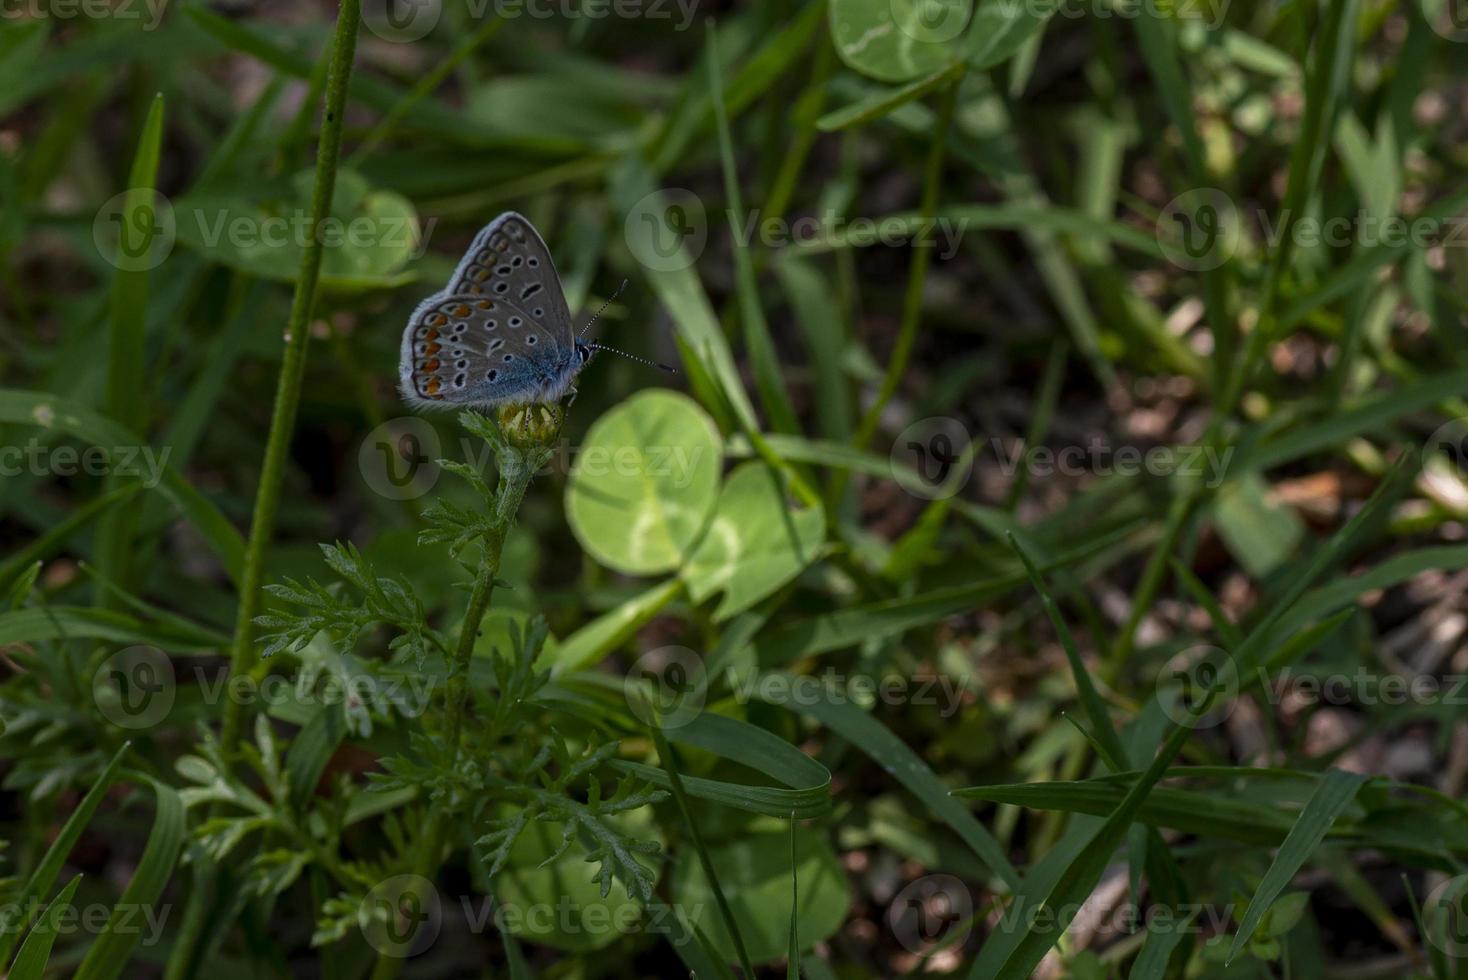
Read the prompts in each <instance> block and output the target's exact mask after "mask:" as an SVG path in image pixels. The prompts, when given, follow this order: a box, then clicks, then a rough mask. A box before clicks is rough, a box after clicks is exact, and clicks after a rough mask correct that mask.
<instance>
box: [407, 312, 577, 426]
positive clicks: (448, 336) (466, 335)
mask: <svg viewBox="0 0 1468 980" xmlns="http://www.w3.org/2000/svg"><path fill="white" fill-rule="evenodd" d="M579 366H580V365H579V362H577V359H576V357H575V349H574V347H571V348H562V347H560V346H559V345H557V344H556V343H555V342H554V339H553V337H552V336H551V334H550V333H549V331H548V330H547V328H546V327H545V326H544V325H543V324H541V323H540V322H538V321H536V320H534V319H532V318H531V317H530V315H529V313H528V312H526V311H525V310H524V309H523V308H522V307H520V306H517V305H516V304H514V303H509V302H507V301H505V300H500V299H491V298H489V297H487V296H478V295H458V296H444V295H438V296H432V297H430V298H429V299H427V300H425V301H424V302H423V304H422V305H420V306H419V307H418V309H417V310H415V311H414V313H413V316H412V318H411V319H410V320H409V322H408V329H407V330H406V331H405V332H404V333H403V349H402V362H401V373H402V390H403V395H404V396H405V397H406V398H407V399H408V400H409V401H411V402H417V403H420V404H430V405H432V404H454V405H497V404H501V403H504V402H530V401H537V400H541V399H542V398H544V397H547V396H551V395H556V394H558V393H559V391H560V390H562V389H563V388H564V385H565V383H566V382H567V381H568V380H569V379H568V376H567V372H568V371H570V372H571V373H573V374H574V370H575V368H577V367H579Z"/></svg>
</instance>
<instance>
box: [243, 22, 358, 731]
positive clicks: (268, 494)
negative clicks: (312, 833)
mask: <svg viewBox="0 0 1468 980" xmlns="http://www.w3.org/2000/svg"><path fill="white" fill-rule="evenodd" d="M360 20H361V5H360V0H342V4H341V12H340V13H339V14H338V15H337V21H336V33H335V35H334V36H333V38H332V55H331V64H330V67H329V68H328V69H327V72H328V74H327V82H326V109H325V115H324V116H323V118H322V123H321V143H320V146H319V148H318V149H317V152H316V179H315V184H314V186H313V187H312V190H311V227H312V228H319V227H321V224H322V222H323V221H325V220H326V216H327V214H328V212H329V211H330V208H331V198H332V194H333V193H334V192H335V190H336V168H337V160H338V158H339V157H340V155H341V144H342V120H343V116H344V114H345V111H344V110H345V108H346V103H347V80H348V79H349V78H350V77H351V74H352V60H353V58H354V57H355V55H356V51H357V25H358V22H359V21H360ZM320 275H321V236H320V235H312V236H311V237H310V238H309V240H308V241H307V242H306V249H305V252H304V254H303V255H302V256H301V271H300V274H299V275H298V276H297V277H296V292H295V296H294V298H293V299H292V301H291V313H290V320H289V321H288V323H287V325H286V333H285V355H284V357H283V358H282V359H281V364H280V378H279V381H278V382H277V384H276V388H275V409H274V411H273V412H272V413H271V416H270V435H269V437H268V438H267V440H266V442H265V463H264V466H263V467H262V469H261V472H260V486H259V488H258V489H257V491H256V493H255V510H254V514H253V516H252V517H251V519H250V540H249V542H248V543H247V544H246V546H245V566H244V573H243V575H242V577H241V581H240V605H239V613H238V615H237V616H236V617H235V629H234V643H233V645H232V646H231V648H230V655H229V663H230V673H231V674H232V675H241V674H245V673H247V672H248V671H249V670H250V668H251V667H252V666H253V665H254V662H255V615H256V614H257V613H258V612H259V610H260V586H261V583H262V581H263V579H264V575H265V549H266V546H267V545H268V544H269V543H270V539H271V538H272V537H273V536H274V533H275V514H276V510H277V509H278V508H279V506H280V491H281V484H282V483H283V482H284V479H285V462H286V454H287V453H288V452H289V451H290V440H291V432H292V431H293V430H294V429H295V426H296V408H297V406H298V405H299V403H300V400H301V380H302V379H303V378H304V377H305V374H306V340H307V338H308V337H309V335H310V325H311V316H312V314H313V313H314V312H315V308H316V284H317V281H318V279H319V278H320ZM243 711H244V706H243V705H242V704H241V703H240V701H239V700H231V701H229V702H228V703H227V704H226V705H225V710H224V727H223V731H222V732H221V733H220V744H221V745H222V746H223V747H224V751H225V752H226V753H228V754H231V755H232V754H233V753H234V751H235V743H236V742H237V741H238V740H239V732H240V722H241V719H242V715H243Z"/></svg>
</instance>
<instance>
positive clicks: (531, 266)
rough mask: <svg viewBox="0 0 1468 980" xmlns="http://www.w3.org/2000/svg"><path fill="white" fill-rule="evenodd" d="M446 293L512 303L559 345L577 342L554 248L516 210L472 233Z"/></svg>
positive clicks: (563, 345) (568, 345)
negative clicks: (469, 243) (552, 253)
mask: <svg viewBox="0 0 1468 980" xmlns="http://www.w3.org/2000/svg"><path fill="white" fill-rule="evenodd" d="M446 292H447V293H449V294H451V295H457V296H488V297H490V298H492V299H502V300H506V301H508V302H510V303H514V304H515V305H516V306H518V307H520V309H521V310H523V311H524V312H526V313H528V314H529V315H530V317H531V319H533V320H535V321H536V322H537V323H539V324H540V325H541V326H542V327H543V328H544V330H545V331H546V332H547V333H548V334H550V336H551V339H552V340H553V341H554V342H555V343H556V344H557V345H558V346H562V347H570V346H571V345H572V344H573V343H574V341H575V335H574V332H573V331H572V329H571V310H570V308H569V307H568V306H567V305H566V296H565V294H564V293H563V292H561V277H560V276H559V275H558V274H557V273H556V266H555V263H554V262H553V261H552V260H551V254H550V249H548V248H546V247H545V242H544V241H543V240H542V239H541V237H540V234H539V233H538V232H537V231H536V230H535V228H534V226H532V225H531V224H530V222H529V221H526V220H525V219H524V218H523V217H521V216H520V215H518V214H516V213H515V212H514V211H506V212H505V213H504V214H502V215H500V216H499V217H498V218H495V219H494V220H493V221H491V222H490V223H489V224H487V225H485V226H484V229H483V230H482V231H480V232H479V234H478V235H476V236H474V243H473V244H472V245H470V246H469V251H467V252H465V253H464V257H463V259H461V260H460V261H459V267H458V268H457V269H455V270H454V276H453V278H452V279H450V280H449V287H448V289H447V290H446Z"/></svg>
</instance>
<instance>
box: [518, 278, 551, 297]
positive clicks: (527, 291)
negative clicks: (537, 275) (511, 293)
mask: <svg viewBox="0 0 1468 980" xmlns="http://www.w3.org/2000/svg"><path fill="white" fill-rule="evenodd" d="M544 288H545V287H544V286H542V285H541V284H540V283H538V282H532V283H531V284H530V285H528V286H526V287H525V288H524V289H522V290H520V298H521V299H529V298H530V297H532V296H534V295H535V294H536V293H538V292H540V291H541V290H542V289H544Z"/></svg>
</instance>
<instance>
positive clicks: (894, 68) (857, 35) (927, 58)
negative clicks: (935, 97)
mask: <svg viewBox="0 0 1468 980" xmlns="http://www.w3.org/2000/svg"><path fill="white" fill-rule="evenodd" d="M973 8H974V5H973V0H831V38H832V40H834V41H835V42H836V51H837V52H838V53H839V54H840V55H841V60H842V61H844V62H846V64H847V65H849V66H850V67H852V68H854V69H856V70H857V71H859V72H861V73H862V74H863V75H869V76H871V77H872V78H876V79H879V80H881V81H884V82H906V81H911V80H912V79H914V78H918V77H920V76H922V75H929V74H932V73H933V72H935V71H938V70H939V69H941V68H944V67H946V66H947V65H949V64H951V63H952V62H953V60H954V58H956V57H957V55H958V44H959V38H960V37H961V36H962V35H963V32H964V30H965V29H966V28H967V27H968V22H969V19H970V17H971V16H972V14H973Z"/></svg>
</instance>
